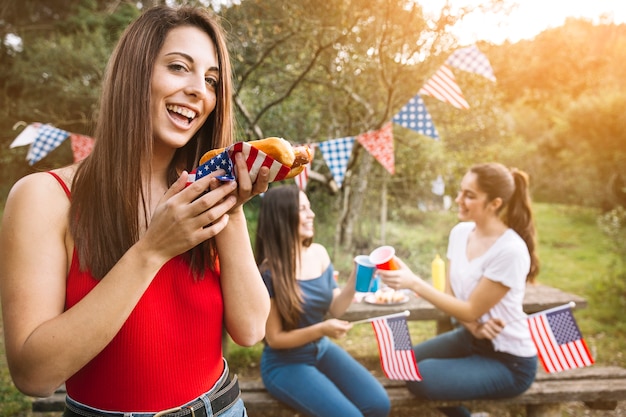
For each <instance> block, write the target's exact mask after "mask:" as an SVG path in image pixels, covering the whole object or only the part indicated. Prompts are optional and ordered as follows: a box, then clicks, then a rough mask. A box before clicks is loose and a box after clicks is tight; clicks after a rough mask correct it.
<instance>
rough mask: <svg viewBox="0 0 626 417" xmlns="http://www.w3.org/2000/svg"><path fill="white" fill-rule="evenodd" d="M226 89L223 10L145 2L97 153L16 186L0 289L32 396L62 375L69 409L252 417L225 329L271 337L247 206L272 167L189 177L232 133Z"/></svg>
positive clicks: (1, 255)
mask: <svg viewBox="0 0 626 417" xmlns="http://www.w3.org/2000/svg"><path fill="white" fill-rule="evenodd" d="M231 94H232V84H231V68H230V62H229V56H228V50H227V46H226V43H225V36H224V33H223V31H222V28H221V26H220V25H219V21H218V20H217V18H216V16H214V15H213V14H211V13H210V12H208V11H207V10H206V9H203V8H192V7H181V8H170V7H166V6H159V7H155V8H151V9H148V10H146V11H145V12H144V13H143V14H142V15H140V16H139V17H138V18H137V19H136V20H135V21H134V22H133V23H131V24H130V25H129V27H128V28H127V29H126V31H125V32H124V34H123V35H122V37H121V39H120V40H119V42H118V45H117V47H116V49H115V51H114V52H113V54H112V56H111V58H110V61H109V64H108V67H107V72H106V77H105V80H104V85H103V92H102V98H101V103H100V108H99V113H98V119H97V127H96V131H95V134H94V136H95V138H96V144H95V147H94V149H93V152H92V153H91V155H90V156H88V157H87V158H86V159H85V160H84V161H83V162H82V163H79V164H76V165H72V166H68V167H64V168H60V169H55V170H53V171H50V172H42V173H35V174H32V175H29V176H26V177H24V178H22V179H21V180H20V181H18V182H17V183H16V184H15V186H14V187H13V189H12V190H11V193H10V195H9V198H8V200H7V204H6V207H5V211H4V217H3V223H2V232H1V235H0V244H1V250H0V290H1V296H2V308H3V311H2V313H3V320H4V332H5V340H6V353H7V358H8V363H9V367H10V371H11V375H12V377H13V380H14V382H15V385H16V386H17V387H18V389H20V390H21V391H22V392H24V393H25V394H28V395H31V396H37V397H45V396H48V395H50V394H52V393H53V392H54V391H55V389H56V388H57V387H59V386H60V385H62V384H65V385H66V388H67V394H68V395H67V401H66V410H65V414H64V416H65V417H76V416H91V417H96V416H103V417H122V416H142V417H147V416H153V415H155V414H158V415H165V416H169V415H171V416H176V417H182V416H187V415H189V416H195V417H200V416H211V415H214V414H217V413H219V414H220V415H221V416H224V417H226V416H228V417H234V416H245V415H246V411H245V408H244V406H243V404H242V401H241V400H240V398H239V394H240V392H239V387H238V384H237V380H236V378H231V377H230V376H229V374H228V366H227V364H226V361H225V360H224V358H223V352H222V332H223V330H226V331H227V332H228V334H229V335H230V336H231V337H232V339H233V340H234V341H235V342H236V343H238V344H241V345H245V346H250V345H253V344H254V343H256V342H258V341H259V340H261V339H262V338H263V336H264V333H265V321H266V318H267V315H268V313H269V297H268V296H267V291H266V290H265V287H264V285H263V281H262V280H261V277H260V274H259V271H258V269H257V267H256V263H255V261H254V255H253V252H252V247H251V245H250V240H249V235H248V230H247V223H246V219H245V216H244V213H243V208H242V204H243V203H244V202H246V201H247V200H248V199H250V198H251V197H252V196H254V195H256V194H259V193H262V192H264V191H265V190H266V189H267V185H268V176H269V173H268V171H267V169H264V170H261V172H260V173H259V176H258V180H257V181H256V183H252V181H251V179H250V176H249V174H248V172H247V169H246V166H245V162H244V161H242V159H241V158H237V160H236V168H235V169H236V173H237V181H232V182H225V183H220V182H218V181H217V179H216V178H214V175H208V176H206V177H203V178H201V179H199V180H197V181H195V182H193V183H192V184H190V185H189V186H187V181H188V174H187V170H191V169H193V168H194V167H195V166H196V165H197V161H198V160H199V159H200V157H201V155H202V154H203V153H204V152H206V151H207V150H209V149H212V148H218V147H223V146H227V145H229V144H231V143H233V141H234V133H233V113H232V109H231V107H232V100H231ZM218 174H220V172H216V175H218ZM244 301H245V302H244Z"/></svg>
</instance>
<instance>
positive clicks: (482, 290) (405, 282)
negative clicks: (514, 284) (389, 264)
mask: <svg viewBox="0 0 626 417" xmlns="http://www.w3.org/2000/svg"><path fill="white" fill-rule="evenodd" d="M394 262H395V263H396V265H397V266H398V268H399V269H396V270H384V269H379V270H378V274H379V275H380V277H381V280H382V282H383V283H385V284H386V285H388V286H389V287H391V288H393V289H395V290H399V289H403V288H406V289H409V290H411V291H414V292H415V293H417V294H419V296H420V297H422V298H423V299H425V300H426V301H428V302H430V303H431V304H432V305H434V306H435V307H437V308H438V309H439V310H441V311H443V312H445V313H446V314H448V315H450V316H453V317H455V318H457V319H458V320H460V321H465V322H476V320H478V319H479V318H480V317H481V316H482V315H483V314H485V313H486V312H487V311H489V310H490V309H491V308H492V307H493V306H494V305H496V304H497V303H498V301H500V300H501V299H502V297H503V296H504V293H506V291H508V288H507V287H505V286H503V285H502V284H500V283H497V282H494V281H491V280H488V279H481V281H480V282H479V283H478V285H477V286H476V289H475V290H474V291H473V292H472V294H471V295H470V297H469V298H468V300H467V301H463V300H460V299H458V298H456V297H455V296H454V295H452V294H446V293H443V292H441V291H439V290H437V289H436V288H435V287H433V286H432V285H431V284H429V283H428V282H426V281H424V280H423V279H422V278H420V277H419V276H418V275H416V274H415V273H414V272H413V271H412V270H411V269H410V268H409V267H408V266H407V265H406V264H405V263H404V262H403V261H402V260H401V259H400V258H398V257H394Z"/></svg>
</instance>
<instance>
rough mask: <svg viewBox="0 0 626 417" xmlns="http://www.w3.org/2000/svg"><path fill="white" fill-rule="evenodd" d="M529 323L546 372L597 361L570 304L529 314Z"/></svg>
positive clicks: (583, 365)
mask: <svg viewBox="0 0 626 417" xmlns="http://www.w3.org/2000/svg"><path fill="white" fill-rule="evenodd" d="M528 326H529V328H530V334H531V336H532V338H533V342H535V346H536V347H537V352H538V354H539V359H540V361H541V364H542V365H543V368H544V369H545V371H546V372H548V373H552V372H560V371H564V370H567V369H574V368H582V367H585V366H589V365H592V364H593V363H594V360H593V357H592V356H591V353H590V352H589V349H588V348H587V344H586V343H585V340H584V339H583V336H582V334H581V333H580V329H579V328H578V325H577V324H576V320H575V319H574V315H573V314H572V309H571V307H570V305H569V304H566V305H564V306H561V307H556V308H554V309H550V310H546V311H542V312H539V313H535V314H532V315H530V316H528Z"/></svg>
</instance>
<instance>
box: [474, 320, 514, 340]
mask: <svg viewBox="0 0 626 417" xmlns="http://www.w3.org/2000/svg"><path fill="white" fill-rule="evenodd" d="M504 326H505V323H504V321H503V320H502V319H498V318H490V319H489V320H487V321H486V322H484V323H475V324H474V325H468V324H466V325H465V327H466V328H467V329H468V330H469V331H470V332H471V333H472V334H473V335H474V337H475V338H477V339H489V340H493V339H495V338H496V336H498V335H499V334H500V332H502V329H504Z"/></svg>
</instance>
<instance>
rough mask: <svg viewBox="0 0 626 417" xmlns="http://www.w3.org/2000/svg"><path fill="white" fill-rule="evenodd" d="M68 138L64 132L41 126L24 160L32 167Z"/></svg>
mask: <svg viewBox="0 0 626 417" xmlns="http://www.w3.org/2000/svg"><path fill="white" fill-rule="evenodd" d="M69 136H70V133H69V132H66V131H65V130H61V129H57V128H56V127H54V126H51V125H47V124H45V125H41V127H40V128H39V130H38V132H37V137H36V138H35V141H34V142H33V143H32V145H30V149H29V150H28V155H26V160H27V161H28V163H29V164H30V165H34V164H35V163H37V162H38V161H40V160H41V159H42V158H43V157H45V156H46V155H48V154H49V153H50V152H52V151H53V150H55V149H56V148H57V147H58V146H59V145H60V144H61V143H62V142H63V141H64V140H65V139H67V138H68V137H69Z"/></svg>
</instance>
